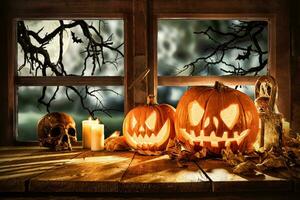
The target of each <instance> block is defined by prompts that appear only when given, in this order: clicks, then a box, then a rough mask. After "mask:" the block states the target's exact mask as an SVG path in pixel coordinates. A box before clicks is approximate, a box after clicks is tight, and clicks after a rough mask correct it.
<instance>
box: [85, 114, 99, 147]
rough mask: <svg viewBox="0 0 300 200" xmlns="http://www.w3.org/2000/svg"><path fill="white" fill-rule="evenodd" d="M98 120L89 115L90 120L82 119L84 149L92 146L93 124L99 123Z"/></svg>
mask: <svg viewBox="0 0 300 200" xmlns="http://www.w3.org/2000/svg"><path fill="white" fill-rule="evenodd" d="M98 123H99V122H98V120H97V119H96V120H92V118H91V117H89V119H88V120H84V121H82V147H83V148H84V149H89V148H91V134H92V126H93V125H94V124H98Z"/></svg>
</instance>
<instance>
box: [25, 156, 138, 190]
mask: <svg viewBox="0 0 300 200" xmlns="http://www.w3.org/2000/svg"><path fill="white" fill-rule="evenodd" d="M133 155H134V153H132V152H104V151H102V152H86V153H85V154H81V155H80V156H79V157H77V158H76V159H74V160H71V161H69V162H68V163H66V164H65V165H64V166H62V167H61V168H60V169H59V170H55V171H48V172H46V173H43V174H41V175H39V176H36V177H34V178H33V179H31V180H30V186H29V191H30V192H41V191H47V192H118V186H119V181H120V180H121V178H122V177H123V174H124V172H125V171H126V169H127V168H128V167H129V165H130V163H131V161H132V158H133Z"/></svg>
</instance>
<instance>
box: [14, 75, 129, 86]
mask: <svg viewBox="0 0 300 200" xmlns="http://www.w3.org/2000/svg"><path fill="white" fill-rule="evenodd" d="M123 82H124V77H122V76H103V77H99V76H98V77H94V76H84V77H80V76H53V77H21V76H19V77H16V84H17V85H25V86H43V85H47V86H54V85H72V86H73V85H90V86H104V85H107V86H115V85H123V84H124V83H123Z"/></svg>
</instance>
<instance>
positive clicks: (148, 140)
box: [126, 119, 171, 146]
mask: <svg viewBox="0 0 300 200" xmlns="http://www.w3.org/2000/svg"><path fill="white" fill-rule="evenodd" d="M170 129H171V123H170V120H169V119H168V120H167V121H166V122H165V123H164V125H163V126H162V128H161V129H160V131H159V132H158V134H157V135H155V134H154V133H151V134H150V136H149V135H148V134H146V133H144V132H138V133H136V132H133V134H132V135H131V134H129V133H126V134H128V135H127V138H128V142H129V143H130V144H131V145H133V146H136V145H137V144H139V145H155V146H160V145H162V144H163V143H165V142H166V141H167V140H168V138H169V136H170Z"/></svg>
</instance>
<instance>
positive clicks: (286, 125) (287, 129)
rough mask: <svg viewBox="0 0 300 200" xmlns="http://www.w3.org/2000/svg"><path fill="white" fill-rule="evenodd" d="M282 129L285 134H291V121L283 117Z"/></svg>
mask: <svg viewBox="0 0 300 200" xmlns="http://www.w3.org/2000/svg"><path fill="white" fill-rule="evenodd" d="M282 130H283V134H284V135H285V136H289V134H290V123H289V122H287V121H285V119H282Z"/></svg>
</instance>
